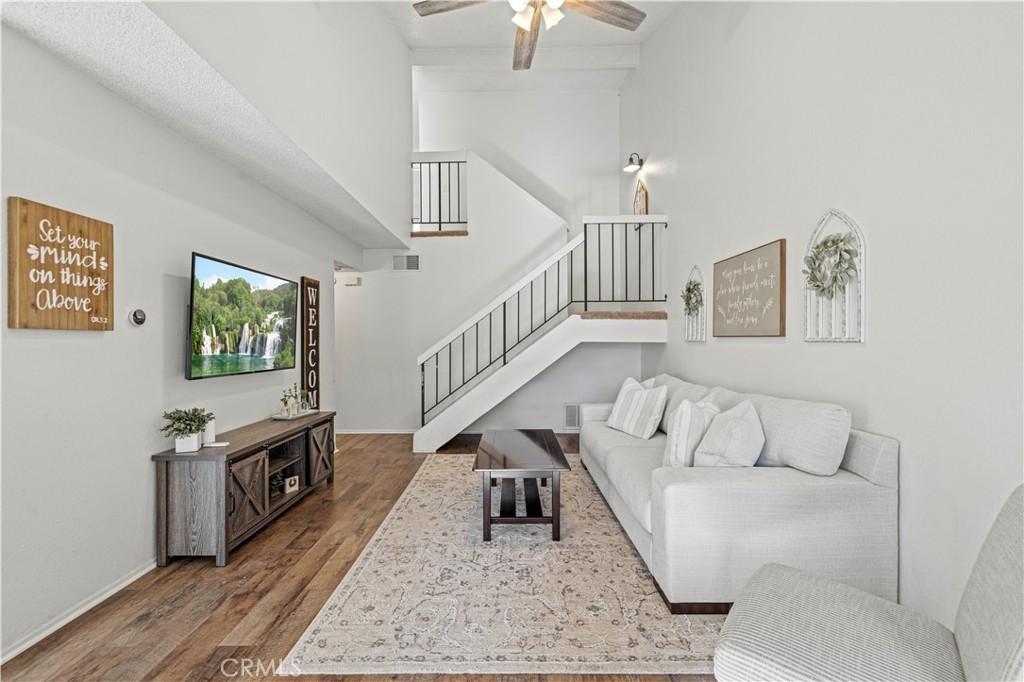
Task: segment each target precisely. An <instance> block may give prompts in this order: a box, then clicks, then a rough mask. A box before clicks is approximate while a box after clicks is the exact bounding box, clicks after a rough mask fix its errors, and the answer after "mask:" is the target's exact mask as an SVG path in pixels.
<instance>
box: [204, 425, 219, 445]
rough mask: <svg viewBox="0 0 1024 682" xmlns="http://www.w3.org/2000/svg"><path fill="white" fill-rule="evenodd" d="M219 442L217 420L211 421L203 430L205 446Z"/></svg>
mask: <svg viewBox="0 0 1024 682" xmlns="http://www.w3.org/2000/svg"><path fill="white" fill-rule="evenodd" d="M216 442H217V420H216V419H211V420H210V423H209V424H207V425H206V428H205V429H203V445H209V444H210V443H216Z"/></svg>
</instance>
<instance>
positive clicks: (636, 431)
mask: <svg viewBox="0 0 1024 682" xmlns="http://www.w3.org/2000/svg"><path fill="white" fill-rule="evenodd" d="M667 395H668V389H667V388H666V387H664V386H655V387H651V388H645V387H644V386H643V384H641V383H640V382H638V381H637V380H636V379H633V378H627V379H626V380H625V381H623V382H622V388H620V389H619V396H618V397H617V398H616V399H615V405H613V406H612V413H611V414H610V415H609V416H608V426H610V427H611V428H613V429H618V430H619V431H623V432H625V433H628V434H629V435H631V436H636V437H637V438H644V439H647V438H650V437H651V436H653V435H654V433H655V432H656V431H657V430H658V424H660V423H661V417H662V415H663V414H664V412H665V398H666V396H667Z"/></svg>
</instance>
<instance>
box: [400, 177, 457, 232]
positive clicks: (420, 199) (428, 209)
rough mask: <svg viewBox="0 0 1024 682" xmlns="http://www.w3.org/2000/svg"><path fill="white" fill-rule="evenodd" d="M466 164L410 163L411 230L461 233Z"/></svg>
mask: <svg viewBox="0 0 1024 682" xmlns="http://www.w3.org/2000/svg"><path fill="white" fill-rule="evenodd" d="M466 181H467V177H466V162H465V161H464V160H454V159H453V160H447V161H438V160H431V161H426V160H423V161H413V162H412V229H413V232H421V231H426V230H462V229H465V226H466V223H467V221H466V214H467V211H466V184H467V182H466Z"/></svg>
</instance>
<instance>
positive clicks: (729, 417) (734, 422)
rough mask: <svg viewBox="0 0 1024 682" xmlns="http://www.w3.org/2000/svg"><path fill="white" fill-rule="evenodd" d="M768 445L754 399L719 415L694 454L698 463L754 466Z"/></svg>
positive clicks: (694, 459) (706, 465) (715, 465)
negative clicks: (765, 442) (766, 444)
mask: <svg viewBox="0 0 1024 682" xmlns="http://www.w3.org/2000/svg"><path fill="white" fill-rule="evenodd" d="M763 447H764V431H763V430H762V429H761V421H760V420H759V419H758V418H757V411H756V410H755V409H754V403H752V402H750V401H749V400H744V401H743V402H742V403H740V404H739V405H737V406H736V407H734V408H732V409H731V410H726V411H725V412H722V413H721V414H718V415H717V416H715V418H714V419H712V420H711V425H710V426H709V427H708V430H707V433H705V434H704V438H702V439H701V441H700V445H698V446H697V451H696V452H695V453H694V454H693V466H695V467H752V466H754V462H756V461H757V458H758V456H759V455H760V454H761V449H762V448H763Z"/></svg>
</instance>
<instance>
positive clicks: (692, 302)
mask: <svg viewBox="0 0 1024 682" xmlns="http://www.w3.org/2000/svg"><path fill="white" fill-rule="evenodd" d="M682 299H683V309H684V310H685V311H686V314H687V315H688V316H690V317H693V316H694V315H696V314H697V313H699V312H700V308H701V306H702V305H704V285H702V284H701V283H700V282H698V281H697V280H695V279H691V280H690V281H689V282H687V283H686V287H685V288H684V289H683V294H682Z"/></svg>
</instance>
